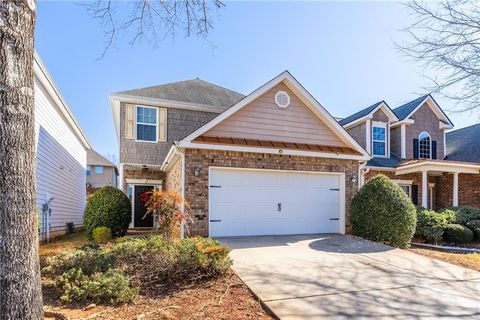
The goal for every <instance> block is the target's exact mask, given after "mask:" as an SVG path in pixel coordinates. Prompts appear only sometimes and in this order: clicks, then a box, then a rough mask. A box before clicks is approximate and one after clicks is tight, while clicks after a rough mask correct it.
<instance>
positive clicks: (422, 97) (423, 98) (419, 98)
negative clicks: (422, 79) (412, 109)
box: [392, 93, 430, 111]
mask: <svg viewBox="0 0 480 320" xmlns="http://www.w3.org/2000/svg"><path fill="white" fill-rule="evenodd" d="M429 95H430V93H428V94H424V95H423V96H420V97H418V98H415V99H413V100H410V101H408V102H405V103H404V104H402V105H401V106H398V107H396V108H395V109H392V110H394V111H395V110H397V109H400V108H402V107H404V106H406V105H407V104H410V103H413V102H415V101H417V100H425V99H426V98H427V97H428V96H429Z"/></svg>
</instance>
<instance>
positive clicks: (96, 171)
mask: <svg viewBox="0 0 480 320" xmlns="http://www.w3.org/2000/svg"><path fill="white" fill-rule="evenodd" d="M95 174H103V167H102V166H95Z"/></svg>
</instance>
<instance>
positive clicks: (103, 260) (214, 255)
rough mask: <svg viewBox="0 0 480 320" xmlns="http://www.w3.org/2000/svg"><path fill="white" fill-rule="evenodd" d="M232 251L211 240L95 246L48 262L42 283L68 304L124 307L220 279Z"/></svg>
mask: <svg viewBox="0 0 480 320" xmlns="http://www.w3.org/2000/svg"><path fill="white" fill-rule="evenodd" d="M229 252H230V249H229V248H227V247H224V246H222V245H220V244H219V243H218V242H217V241H215V240H212V239H209V238H187V239H175V240H173V241H172V240H171V239H169V240H167V239H166V238H165V237H164V236H157V235H155V236H148V237H144V238H135V239H124V240H122V241H119V242H113V243H111V245H109V246H102V247H101V246H98V245H95V244H93V245H92V244H90V245H86V246H83V247H81V248H80V249H75V250H70V251H67V252H64V253H62V254H60V255H57V256H53V257H47V258H46V259H44V261H43V262H42V264H43V265H42V266H43V268H42V277H44V278H46V279H49V281H48V283H49V285H50V286H52V287H53V288H54V289H55V290H56V292H58V295H59V298H60V299H61V300H62V301H65V302H84V303H85V302H95V303H103V304H118V303H125V302H130V301H133V300H134V299H135V297H136V296H137V294H138V293H141V294H144V293H152V294H157V293H158V292H155V290H160V291H161V292H160V293H162V292H164V290H166V289H167V290H168V288H169V287H170V286H171V287H172V288H178V287H179V286H183V285H187V286H190V285H192V284H194V283H196V282H201V281H206V280H209V279H214V278H218V277H220V276H222V275H224V274H225V273H226V272H227V271H228V269H229V268H230V266H231V264H232V261H231V259H230V258H229V256H228V254H229Z"/></svg>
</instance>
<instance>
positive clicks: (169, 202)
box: [140, 191, 190, 241]
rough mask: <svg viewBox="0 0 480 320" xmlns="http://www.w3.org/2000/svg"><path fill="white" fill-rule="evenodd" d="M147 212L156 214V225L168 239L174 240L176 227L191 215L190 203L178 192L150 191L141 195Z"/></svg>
mask: <svg viewBox="0 0 480 320" xmlns="http://www.w3.org/2000/svg"><path fill="white" fill-rule="evenodd" d="M140 200H141V201H143V202H145V207H146V208H147V213H146V214H145V216H147V215H149V214H153V215H154V220H155V227H156V228H157V229H158V231H160V232H161V233H163V235H164V236H165V238H166V239H167V240H169V241H170V240H172V238H173V234H174V230H175V228H177V227H179V226H180V225H182V223H184V222H185V221H187V220H188V219H189V217H190V215H189V214H190V205H189V204H188V202H187V201H186V200H185V199H184V198H183V197H182V196H181V195H179V194H178V193H176V192H164V191H150V192H144V193H142V194H141V195H140Z"/></svg>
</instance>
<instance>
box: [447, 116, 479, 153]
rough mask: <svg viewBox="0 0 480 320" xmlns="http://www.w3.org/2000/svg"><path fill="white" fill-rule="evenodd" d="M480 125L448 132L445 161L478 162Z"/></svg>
mask: <svg viewBox="0 0 480 320" xmlns="http://www.w3.org/2000/svg"><path fill="white" fill-rule="evenodd" d="M479 137H480V124H475V125H473V126H470V127H466V128H462V129H458V130H455V131H451V132H448V133H447V134H446V135H445V138H446V144H447V154H446V157H445V159H446V160H453V161H465V162H480V144H479V143H478V138H479Z"/></svg>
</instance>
